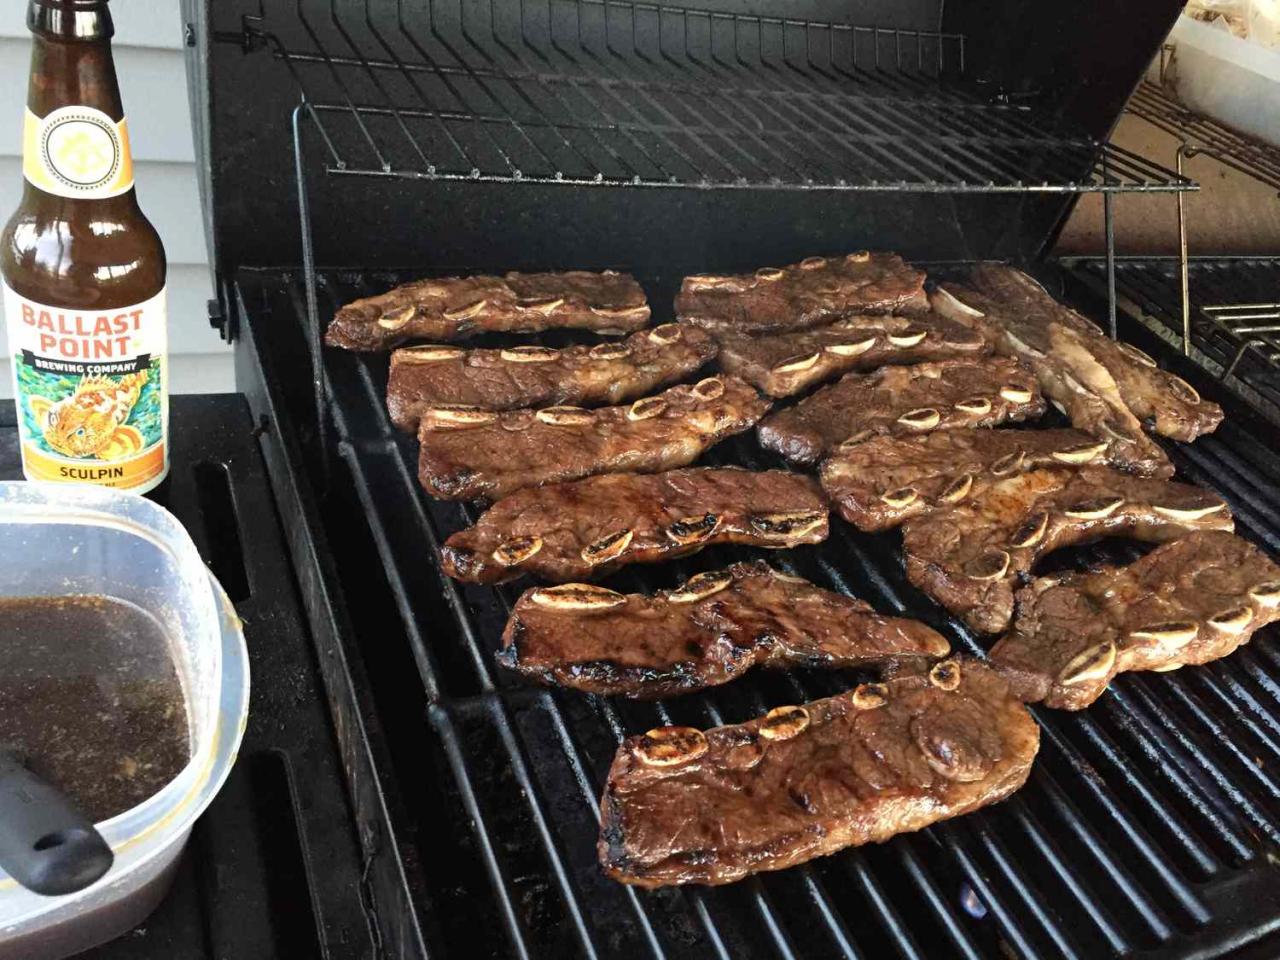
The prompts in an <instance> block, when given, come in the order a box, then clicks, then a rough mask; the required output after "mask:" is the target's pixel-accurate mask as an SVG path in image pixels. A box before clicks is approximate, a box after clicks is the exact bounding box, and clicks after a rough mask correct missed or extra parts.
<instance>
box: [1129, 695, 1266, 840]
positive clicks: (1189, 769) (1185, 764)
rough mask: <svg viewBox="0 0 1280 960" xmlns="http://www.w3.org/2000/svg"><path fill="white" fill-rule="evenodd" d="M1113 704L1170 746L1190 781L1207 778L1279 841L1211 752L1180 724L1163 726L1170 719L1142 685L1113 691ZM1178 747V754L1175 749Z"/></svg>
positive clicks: (1257, 807) (1248, 797)
mask: <svg viewBox="0 0 1280 960" xmlns="http://www.w3.org/2000/svg"><path fill="white" fill-rule="evenodd" d="M1131 694H1132V696H1130V695H1131ZM1111 703H1112V704H1114V707H1115V708H1119V709H1123V710H1124V711H1125V714H1126V715H1127V717H1128V718H1130V719H1132V720H1133V721H1135V722H1136V724H1138V725H1140V726H1142V727H1143V728H1144V730H1145V731H1146V732H1147V734H1148V736H1149V737H1150V738H1151V739H1152V740H1153V741H1156V742H1161V743H1167V744H1168V746H1169V749H1168V750H1167V751H1166V755H1167V756H1169V757H1170V758H1171V759H1173V761H1174V763H1175V764H1176V765H1177V766H1178V767H1179V769H1181V770H1182V771H1183V773H1184V774H1186V775H1188V776H1189V777H1190V778H1191V779H1200V778H1201V777H1205V776H1207V778H1208V779H1209V781H1210V782H1212V783H1213V784H1215V785H1216V786H1217V788H1218V789H1219V790H1221V791H1222V793H1223V794H1224V795H1225V796H1227V797H1229V798H1231V800H1232V802H1233V804H1234V806H1235V807H1236V809H1238V810H1241V811H1243V812H1244V813H1245V814H1246V815H1247V816H1248V819H1249V820H1250V822H1251V823H1252V824H1253V825H1254V826H1255V827H1257V828H1258V829H1259V830H1262V831H1263V832H1264V833H1266V835H1267V836H1268V837H1270V838H1271V839H1272V840H1273V841H1274V840H1276V839H1277V828H1276V824H1275V822H1274V821H1273V820H1272V819H1271V818H1270V817H1269V816H1268V815H1267V813H1266V811H1264V810H1263V809H1262V808H1261V807H1260V806H1259V805H1258V804H1257V803H1256V802H1255V801H1254V799H1253V797H1252V796H1250V795H1249V794H1247V793H1245V792H1244V791H1243V790H1241V789H1240V787H1239V785H1238V784H1236V783H1235V782H1234V780H1233V778H1232V777H1230V776H1229V775H1228V774H1227V773H1226V772H1225V771H1224V770H1223V768H1222V766H1221V764H1219V763H1218V762H1217V761H1216V760H1214V759H1213V758H1211V757H1210V755H1209V753H1208V751H1206V750H1205V749H1204V748H1203V747H1201V746H1200V745H1199V744H1198V743H1196V742H1195V740H1194V739H1192V737H1191V734H1190V732H1189V731H1188V730H1186V729H1185V728H1184V727H1183V726H1182V725H1180V724H1173V723H1170V722H1167V720H1166V722H1163V723H1161V722H1160V721H1161V720H1165V718H1166V716H1167V715H1166V713H1165V711H1164V710H1162V709H1161V706H1160V704H1159V703H1157V702H1156V701H1155V700H1154V698H1152V697H1151V695H1150V694H1149V693H1148V692H1147V690H1146V689H1145V687H1144V686H1143V685H1142V683H1141V682H1130V683H1129V684H1126V685H1125V687H1124V688H1123V689H1117V690H1115V691H1113V697H1112V701H1111ZM1109 706H1110V705H1109ZM1154 718H1158V719H1154ZM1175 745H1176V747H1177V749H1176V750H1175V749H1173V748H1174V746H1175ZM1193 765H1194V766H1193ZM1195 766H1199V767H1200V771H1201V772H1200V773H1197V771H1196V769H1195ZM1231 812H1234V811H1231Z"/></svg>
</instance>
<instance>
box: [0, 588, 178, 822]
mask: <svg viewBox="0 0 1280 960" xmlns="http://www.w3.org/2000/svg"><path fill="white" fill-rule="evenodd" d="M0 745H3V746H4V747H5V748H7V749H10V750H16V751H17V752H18V753H19V754H20V755H22V756H23V757H24V758H25V761H26V763H27V765H28V766H29V767H30V768H31V769H32V770H33V771H35V772H36V773H37V774H39V775H40V776H42V777H44V778H45V779H46V780H48V781H49V782H50V783H52V784H53V785H54V786H56V787H58V788H60V789H61V790H62V791H63V792H64V793H66V794H67V795H68V796H69V797H70V798H71V799H72V800H74V801H75V802H76V803H77V804H78V805H79V806H80V809H81V810H82V811H83V812H84V813H85V814H86V815H87V816H88V817H90V818H91V819H92V820H93V821H94V822H101V821H103V820H106V819H109V818H111V817H114V816H115V815H116V814H118V813H122V812H124V811H125V810H128V809H129V808H130V807H133V806H136V805H137V804H139V803H141V802H142V801H143V800H146V799H147V798H148V797H150V796H151V795H152V794H154V793H156V792H157V791H158V790H160V789H161V788H162V787H163V786H164V785H165V784H166V783H168V782H169V781H170V780H172V779H173V778H174V777H175V776H176V775H177V774H178V773H179V772H180V771H181V770H182V768H183V767H185V766H186V765H187V761H188V760H189V759H190V756H191V746H190V735H189V732H188V723H187V708H186V699H185V697H184V696H183V693H182V685H181V683H180V681H179V680H178V672H177V666H176V665H175V663H174V661H173V656H172V654H171V653H170V647H169V641H168V639H167V637H166V636H165V632H164V629H163V628H162V627H161V625H160V624H159V622H157V621H156V619H155V618H154V617H152V616H151V615H150V614H149V613H147V612H146V611H144V610H142V609H141V608H139V607H136V606H134V605H133V604H131V603H127V602H125V601H123V600H116V599H112V598H111V597H104V596H65V597H19V598H5V599H0Z"/></svg>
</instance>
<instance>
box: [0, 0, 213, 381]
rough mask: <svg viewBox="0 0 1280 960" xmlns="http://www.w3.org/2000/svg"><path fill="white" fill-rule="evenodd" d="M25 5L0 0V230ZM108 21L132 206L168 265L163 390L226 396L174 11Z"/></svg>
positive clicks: (157, 9) (15, 195) (154, 8)
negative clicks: (211, 314)
mask: <svg viewBox="0 0 1280 960" xmlns="http://www.w3.org/2000/svg"><path fill="white" fill-rule="evenodd" d="M26 6H27V5H26V3H25V0H0V223H2V222H3V221H4V220H5V219H7V218H8V216H9V214H10V213H11V212H12V211H13V209H14V208H15V207H16V206H17V204H18V200H19V198H20V197H21V195H22V160H21V150H22V145H21V130H22V111H23V108H24V106H25V104H26V91H27V70H28V69H29V60H30V34H29V33H28V32H27V28H26V23H25V20H26ZM111 12H112V16H113V17H114V19H115V24H116V36H115V40H114V43H113V49H114V52H115V61H116V73H117V74H118V76H119V78H120V90H121V96H122V97H123V98H124V106H125V111H126V112H127V113H128V115H129V138H130V141H131V144H132V147H133V158H134V177H135V179H136V181H137V184H138V201H139V203H140V204H141V205H142V209H143V211H144V212H145V213H146V214H147V216H148V217H149V218H150V219H151V222H152V223H154V224H155V225H156V229H157V230H159V231H160V237H161V239H162V240H163V241H164V247H165V252H166V253H167V254H168V257H169V352H170V357H171V362H172V377H171V383H172V385H173V390H174V392H175V393H204V392H217V391H224V390H231V389H234V385H233V384H234V378H233V374H232V358H231V351H230V350H229V349H228V348H227V346H226V344H224V343H223V342H222V341H221V340H220V339H219V337H218V334H217V331H215V330H212V329H211V328H210V327H209V324H208V319H207V311H206V307H205V305H206V301H207V300H208V299H209V297H211V296H212V295H213V294H212V288H211V284H210V274H209V255H208V251H207V250H206V249H205V240H204V222H203V220H202V218H201V213H200V196H199V193H198V190H197V187H196V170H195V153H194V148H193V146H192V140H191V119H190V116H189V107H188V101H187V77H186V68H185V65H184V63H183V50H182V22H181V17H180V9H179V4H178V3H177V0H127V2H123V3H113V4H112V5H111ZM0 342H3V341H2V340H0ZM11 392H12V384H11V381H10V375H9V371H8V370H4V371H0V396H4V397H8V396H10V395H11Z"/></svg>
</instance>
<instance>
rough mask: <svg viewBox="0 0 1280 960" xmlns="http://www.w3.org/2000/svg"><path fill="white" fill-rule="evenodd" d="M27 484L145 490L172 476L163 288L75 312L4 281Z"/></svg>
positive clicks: (5, 310)
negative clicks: (120, 303)
mask: <svg viewBox="0 0 1280 960" xmlns="http://www.w3.org/2000/svg"><path fill="white" fill-rule="evenodd" d="M3 291H4V313H5V323H6V325H7V326H8V328H9V350H10V354H11V355H12V358H13V381H14V398H15V399H16V401H17V406H18V427H19V432H20V437H21V443H22V467H23V472H24V473H25V474H26V477H27V479H28V480H50V481H54V482H67V483H96V484H101V485H102V486H107V487H119V488H122V489H129V490H136V491H138V492H143V491H145V490H149V489H150V488H151V487H153V486H155V485H156V484H157V483H159V482H160V481H161V480H162V479H163V478H164V476H165V474H166V473H167V472H168V457H169V450H168V440H169V397H168V384H167V383H166V382H165V378H166V377H167V376H168V371H167V369H166V366H165V347H166V343H165V339H166V324H165V319H166V318H165V292H164V290H163V289H162V290H161V291H160V292H159V293H157V294H156V295H155V296H154V297H152V298H151V299H150V300H147V301H146V302H145V303H139V304H136V305H134V306H129V307H113V308H111V309H108V310H75V309H69V308H67V307H53V306H49V305H48V304H42V303H36V302H35V301H33V300H28V299H27V298H25V297H22V296H19V295H18V294H17V292H15V291H14V290H12V289H11V288H10V287H9V286H8V285H7V284H5V285H3Z"/></svg>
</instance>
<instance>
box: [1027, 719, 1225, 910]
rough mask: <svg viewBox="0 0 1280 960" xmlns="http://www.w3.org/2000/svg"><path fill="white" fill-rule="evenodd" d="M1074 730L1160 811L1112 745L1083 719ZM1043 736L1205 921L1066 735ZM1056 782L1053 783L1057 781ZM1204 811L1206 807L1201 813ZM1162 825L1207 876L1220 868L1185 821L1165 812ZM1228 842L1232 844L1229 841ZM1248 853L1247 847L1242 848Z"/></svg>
mask: <svg viewBox="0 0 1280 960" xmlns="http://www.w3.org/2000/svg"><path fill="white" fill-rule="evenodd" d="M1077 729H1078V730H1079V731H1080V732H1081V733H1083V734H1084V735H1085V739H1086V740H1087V741H1088V742H1090V743H1091V744H1092V745H1093V746H1094V748H1095V750H1096V751H1097V752H1098V753H1099V754H1101V756H1102V758H1103V759H1104V760H1105V761H1106V762H1107V768H1108V771H1109V772H1110V773H1111V774H1112V775H1113V776H1115V777H1118V778H1120V779H1121V780H1123V781H1124V783H1125V785H1126V786H1128V787H1129V788H1130V789H1131V790H1133V791H1134V792H1135V793H1136V794H1137V795H1138V797H1139V799H1140V800H1141V801H1142V803H1143V804H1144V805H1145V806H1146V807H1147V808H1149V809H1153V810H1154V809H1158V808H1159V807H1160V799H1159V797H1158V795H1157V792H1156V790H1155V788H1154V787H1152V785H1151V784H1150V783H1149V782H1148V779H1147V778H1146V777H1143V776H1142V775H1141V774H1140V773H1139V772H1138V771H1137V770H1135V769H1134V767H1133V764H1132V763H1131V762H1130V760H1131V758H1130V757H1129V756H1127V755H1125V754H1123V753H1122V752H1121V751H1120V750H1119V749H1118V748H1117V747H1116V744H1115V743H1114V741H1112V740H1111V738H1110V737H1108V736H1107V735H1106V733H1105V732H1103V730H1102V729H1101V728H1100V727H1099V726H1098V725H1097V724H1096V723H1094V722H1092V719H1091V718H1089V717H1081V718H1080V723H1079V724H1078V726H1077ZM1040 730H1041V735H1042V736H1044V737H1046V738H1047V739H1048V740H1049V741H1050V742H1051V743H1052V744H1053V746H1054V747H1055V748H1056V752H1057V753H1058V754H1059V755H1061V756H1062V757H1063V758H1064V759H1065V761H1066V762H1067V764H1068V765H1069V767H1070V770H1071V772H1072V773H1073V774H1075V778H1076V779H1075V781H1074V782H1076V783H1078V784H1079V788H1080V789H1081V790H1083V792H1084V793H1086V794H1087V795H1088V796H1089V797H1090V799H1091V800H1092V801H1093V802H1094V803H1096V804H1097V805H1098V806H1100V807H1101V808H1102V809H1103V810H1105V811H1106V814H1107V816H1108V817H1109V818H1110V820H1111V822H1113V823H1114V824H1115V825H1116V826H1117V827H1118V828H1119V829H1120V830H1121V831H1122V832H1123V833H1124V834H1125V836H1126V839H1128V841H1129V842H1130V843H1132V844H1133V845H1134V846H1135V847H1136V848H1137V849H1138V850H1139V851H1140V853H1141V854H1142V857H1143V860H1144V864H1145V865H1146V867H1147V868H1148V869H1150V870H1151V871H1153V872H1154V873H1155V874H1157V875H1158V876H1159V877H1160V879H1161V881H1162V882H1163V883H1164V884H1165V886H1166V887H1167V888H1168V889H1169V891H1170V892H1171V893H1172V894H1173V895H1174V896H1175V897H1176V898H1177V899H1178V902H1179V904H1180V905H1181V906H1182V907H1183V909H1185V910H1186V911H1187V912H1188V913H1190V914H1191V915H1192V916H1195V917H1197V918H1199V919H1200V921H1201V922H1204V921H1205V920H1207V919H1208V917H1209V912H1208V908H1207V907H1206V906H1205V904H1204V903H1203V901H1202V900H1201V899H1200V898H1199V897H1197V896H1196V895H1195V893H1194V892H1192V890H1191V889H1190V887H1188V886H1187V884H1185V883H1184V882H1182V881H1181V880H1179V879H1178V878H1177V877H1175V876H1174V874H1173V872H1172V871H1171V870H1170V869H1169V867H1168V864H1167V863H1166V861H1165V860H1164V858H1163V857H1161V856H1160V855H1159V853H1158V852H1157V851H1156V849H1155V846H1154V844H1153V842H1152V840H1151V838H1150V837H1149V835H1148V833H1147V831H1146V830H1145V829H1143V827H1142V825H1141V824H1140V823H1139V821H1138V820H1137V819H1136V818H1135V817H1134V816H1133V815H1132V814H1131V813H1130V812H1129V811H1127V810H1124V809H1122V808H1121V807H1120V805H1119V804H1118V803H1117V801H1116V800H1115V799H1114V797H1113V796H1112V793H1111V791H1109V790H1105V789H1103V788H1102V786H1101V785H1100V783H1099V780H1100V779H1101V778H1100V776H1099V774H1098V772H1097V771H1096V770H1095V769H1094V768H1093V765H1092V764H1091V763H1090V762H1089V761H1088V760H1086V759H1085V758H1084V756H1083V755H1082V754H1081V752H1080V751H1079V750H1077V749H1076V748H1075V747H1074V746H1073V745H1072V744H1071V742H1070V741H1069V740H1068V739H1067V738H1066V736H1064V734H1063V733H1062V731H1061V730H1059V729H1058V725H1057V724H1051V723H1042V724H1041V726H1040ZM1055 782H1056V781H1055ZM1203 809H1207V808H1203ZM1162 822H1163V825H1164V826H1166V827H1167V828H1168V829H1169V830H1171V831H1172V832H1173V833H1174V834H1175V835H1176V837H1177V839H1178V841H1179V844H1180V846H1181V847H1182V848H1183V849H1184V850H1185V851H1186V852H1187V853H1188V854H1189V855H1190V856H1191V857H1193V859H1194V860H1195V862H1196V866H1197V867H1199V868H1200V869H1201V870H1202V871H1203V872H1204V873H1205V874H1208V875H1213V874H1215V873H1217V872H1218V870H1219V869H1220V868H1221V864H1220V863H1219V862H1218V860H1217V858H1216V857H1214V855H1213V853H1212V852H1211V851H1210V850H1209V849H1208V848H1207V847H1205V845H1204V844H1203V843H1202V842H1201V841H1200V839H1199V838H1198V837H1197V836H1196V835H1195V833H1194V832H1193V831H1192V830H1191V829H1190V828H1189V827H1188V826H1187V825H1186V822H1185V820H1184V819H1183V818H1182V817H1181V816H1180V815H1179V814H1178V813H1177V812H1176V811H1172V810H1166V811H1165V813H1164V819H1163V821H1162ZM1228 842H1230V840H1229V839H1228ZM1242 849H1245V850H1247V848H1242Z"/></svg>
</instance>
